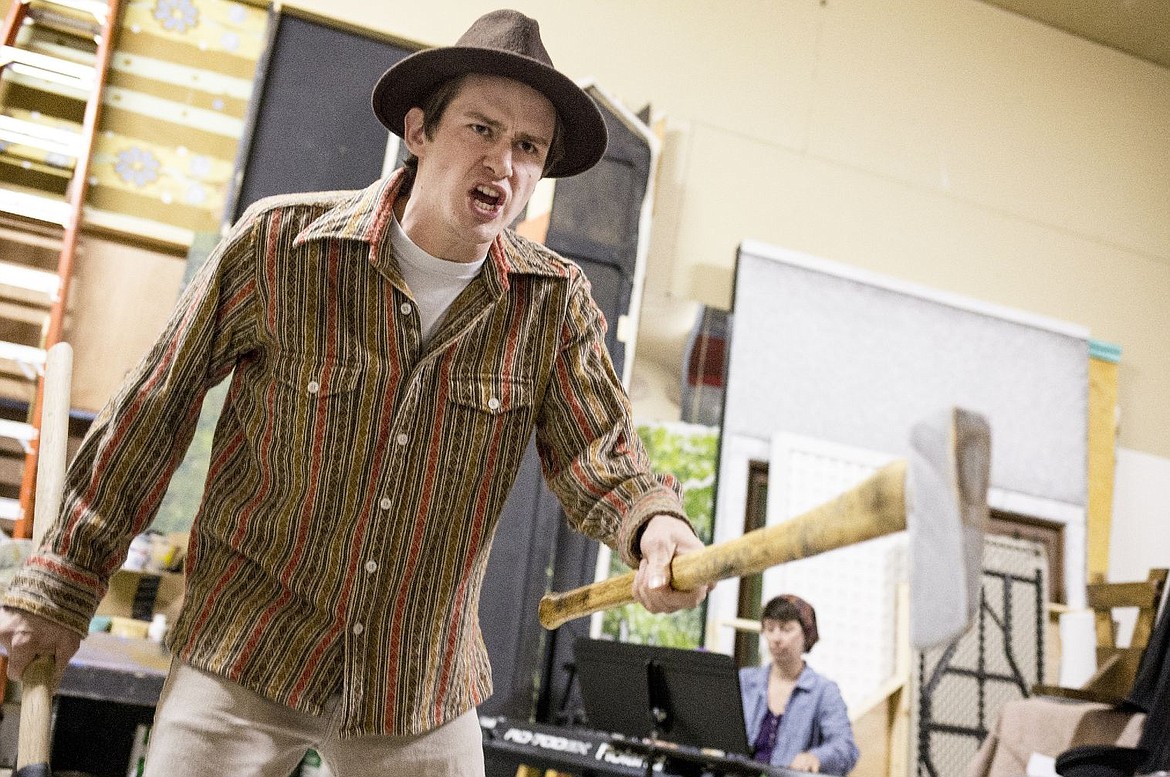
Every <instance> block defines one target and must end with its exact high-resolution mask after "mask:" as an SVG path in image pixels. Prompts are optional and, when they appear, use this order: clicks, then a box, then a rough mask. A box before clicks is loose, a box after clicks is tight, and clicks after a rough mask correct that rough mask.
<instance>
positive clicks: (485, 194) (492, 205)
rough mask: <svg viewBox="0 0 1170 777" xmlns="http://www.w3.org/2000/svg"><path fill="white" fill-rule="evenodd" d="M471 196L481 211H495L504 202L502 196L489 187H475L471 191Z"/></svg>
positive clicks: (496, 190)
mask: <svg viewBox="0 0 1170 777" xmlns="http://www.w3.org/2000/svg"><path fill="white" fill-rule="evenodd" d="M471 196H472V198H473V199H474V200H475V201H476V202H477V203H478V204H479V205H480V206H481V210H495V209H497V208H499V207H500V205H502V204H503V202H504V195H503V194H502V193H501V192H500V191H499V190H498V189H495V188H493V187H491V186H482V185H481V186H476V187H475V188H474V189H472V190H471Z"/></svg>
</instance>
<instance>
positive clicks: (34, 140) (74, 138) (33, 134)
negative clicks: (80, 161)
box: [0, 116, 81, 159]
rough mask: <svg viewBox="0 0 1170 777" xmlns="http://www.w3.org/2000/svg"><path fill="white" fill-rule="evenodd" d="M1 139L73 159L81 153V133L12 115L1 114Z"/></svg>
mask: <svg viewBox="0 0 1170 777" xmlns="http://www.w3.org/2000/svg"><path fill="white" fill-rule="evenodd" d="M0 140H7V141H8V142H9V143H16V144H18V145H22V146H32V147H33V148H39V149H42V150H44V151H48V152H49V153H51V154H60V155H61V156H66V157H70V158H72V159H76V158H77V156H78V155H79V154H80V153H81V135H80V134H79V133H77V132H74V131H73V130H67V129H61V128H60V127H51V126H49V125H47V124H38V123H37V122H35V121H28V120H26V119H17V118H13V117H12V116H0Z"/></svg>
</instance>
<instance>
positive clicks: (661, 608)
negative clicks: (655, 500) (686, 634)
mask: <svg viewBox="0 0 1170 777" xmlns="http://www.w3.org/2000/svg"><path fill="white" fill-rule="evenodd" d="M701 547H703V543H702V542H701V541H700V540H699V538H698V537H696V536H695V533H694V532H693V531H691V527H690V526H688V525H687V523H686V522H685V521H682V520H679V519H678V518H676V517H675V516H673V515H666V514H661V515H656V516H654V517H653V518H651V519H650V520H649V521H648V522H647V523H646V528H645V529H644V530H643V531H642V540H641V543H640V544H639V548H640V549H641V551H642V563H641V564H640V565H639V566H638V571H637V573H636V574H635V575H634V598H635V599H637V600H638V601H639V602H640V603H641V604H642V606H643V607H645V608H646V609H647V610H649V611H650V612H674V611H675V610H682V609H685V608H687V607H694V606H695V605H697V604H698V603H699V602H701V601H703V597H704V596H706V595H707V586H705V585H704V586H700V587H699V588H696V589H694V590H693V591H676V590H675V589H674V588H672V587H671V585H670V584H671V577H670V562H671V560H672V559H673V558H674V557H675V556H681V555H682V554H684V553H691V552H693V551H696V550H698V549H699V548H701Z"/></svg>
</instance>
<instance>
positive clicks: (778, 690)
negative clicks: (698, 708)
mask: <svg viewBox="0 0 1170 777" xmlns="http://www.w3.org/2000/svg"><path fill="white" fill-rule="evenodd" d="M760 626H761V632H762V634H763V637H764V639H765V641H766V642H767V643H768V652H769V653H771V655H772V660H771V661H770V662H769V663H766V664H764V665H763V666H755V667H745V668H743V669H740V670H739V687H740V693H741V694H742V697H743V716H744V721H745V722H746V723H747V735H748V743H749V744H750V745H751V747H752V753H753V757H754V758H755V760H757V761H761V762H763V763H767V764H771V765H772V766H786V767H788V768H790V769H795V770H797V771H802V772H821V773H823V774H837V775H845V774H848V773H849V770H850V769H852V768H853V766H854V765H855V764H856V763H857V758H858V756H859V755H860V753H859V752H858V750H857V744H856V743H855V742H854V741H853V727H852V726H850V725H849V716H848V714H847V712H846V709H845V700H844V699H843V698H841V691H840V689H839V688H838V687H837V684H836V683H835V682H833V681H832V680H830V679H829V678H827V677H825V676H823V675H820V674H818V673H817V672H816V671H815V670H814V669H813V668H812V667H810V666H809V665H808V664H806V663H805V661H804V654H805V653H807V652H808V651H809V650H811V649H812V646H813V645H815V644H816V642H817V639H818V638H819V635H818V634H817V615H816V612H815V611H814V610H813V608H812V605H810V604H809V603H808V602H806V601H805V600H804V599H801V598H800V597H799V596H794V595H792V594H781V595H780V596H777V597H775V598H774V599H772V600H770V601H769V602H768V603H767V604H766V605H764V612H763V614H762V615H761V617H760Z"/></svg>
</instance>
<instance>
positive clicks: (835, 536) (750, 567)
mask: <svg viewBox="0 0 1170 777" xmlns="http://www.w3.org/2000/svg"><path fill="white" fill-rule="evenodd" d="M905 528H906V462H905V461H903V460H901V459H899V460H897V461H894V462H891V463H890V464H887V465H886V466H885V467H883V468H881V469H880V470H878V471H877V472H875V473H874V474H873V475H871V476H870V477H869V478H868V479H866V480H865V481H863V482H862V483H860V484H859V485H857V486H854V487H853V488H851V489H849V490H848V491H846V492H845V493H843V494H841V495H840V496H838V497H836V498H835V499H832V500H830V501H828V502H825V503H824V504H822V505H820V506H819V507H814V508H813V509H812V510H809V511H808V512H806V513H802V514H801V515H798V516H796V517H795V518H793V519H791V520H789V521H785V522H784V523H780V524H776V525H774V526H768V527H765V528H763V529H756V530H755V531H751V532H748V533H746V534H744V535H742V536H740V537H736V538H735V539H732V540H728V541H727V542H721V543H719V544H718V545H710V546H708V547H705V548H703V549H702V550H697V551H695V552H693V553H687V554H684V555H681V556H676V557H675V558H674V561H672V562H671V564H670V573H671V576H672V579H673V582H672V585H673V586H674V587H675V588H677V589H678V590H680V591H689V590H693V589H695V588H698V587H699V586H702V585H708V584H710V583H714V582H716V581H718V580H724V579H726V578H729V577H743V576H744V575H754V574H756V573H758V572H762V571H764V570H765V569H767V568H768V567H772V566H775V565H777V564H783V563H784V562H786V561H793V560H795V559H800V558H808V557H809V556H815V555H817V554H818V553H824V552H825V551H829V550H835V549H836V548H843V547H845V546H847V545H853V544H855V543H858V542H864V541H865V540H870V539H874V538H875V537H884V536H886V535H888V534H893V533H895V532H899V531H902V530H903V529H905ZM633 590H634V573H633V572H627V573H626V574H624V575H619V576H617V577H611V578H609V579H608V580H602V581H601V582H598V583H593V584H591V585H586V586H582V587H581V588H575V589H573V590H572V591H565V592H564V593H559V594H546V595H545V596H544V597H543V598H542V599H541V600H540V624H541V625H542V626H544V627H545V628H546V629H555V628H556V627H557V626H560V625H561V624H562V623H565V622H566V621H570V620H573V619H574V618H580V617H583V616H585V615H590V614H592V613H595V612H599V611H601V610H608V609H610V608H612V607H618V606H621V605H623V604H628V603H630V602H632V601H634V593H633Z"/></svg>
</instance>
